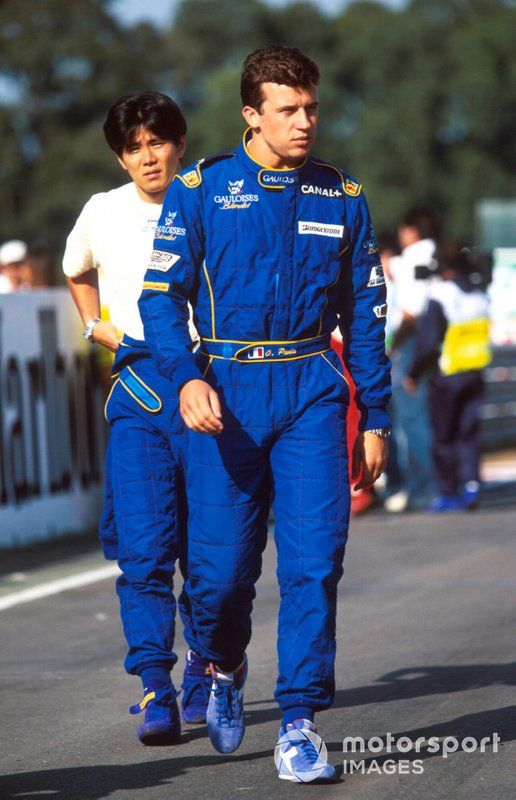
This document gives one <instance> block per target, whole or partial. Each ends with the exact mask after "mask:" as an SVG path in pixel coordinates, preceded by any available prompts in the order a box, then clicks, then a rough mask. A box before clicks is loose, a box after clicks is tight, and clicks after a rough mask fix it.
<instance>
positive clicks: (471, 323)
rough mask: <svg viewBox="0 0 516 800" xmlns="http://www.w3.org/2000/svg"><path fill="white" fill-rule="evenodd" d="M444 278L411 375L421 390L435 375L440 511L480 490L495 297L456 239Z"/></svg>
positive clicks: (443, 263)
mask: <svg viewBox="0 0 516 800" xmlns="http://www.w3.org/2000/svg"><path fill="white" fill-rule="evenodd" d="M437 260H438V264H439V274H440V276H441V280H436V281H434V282H433V285H432V287H431V290H430V295H429V300H428V305H427V309H426V312H425V314H424V315H423V317H422V321H421V322H422V324H421V325H420V327H419V331H418V335H417V339H416V348H415V356H414V358H413V361H412V364H411V366H410V369H409V372H408V376H407V378H406V379H405V388H406V389H407V391H408V392H409V393H413V392H414V391H415V390H416V388H417V384H418V382H419V381H420V380H421V378H422V376H423V375H425V374H428V373H430V381H429V394H428V399H429V412H430V419H431V423H432V430H433V437H434V444H433V458H434V466H435V471H436V475H437V484H438V490H439V494H438V495H437V497H436V498H435V499H434V500H433V501H432V503H431V504H430V506H429V510H430V511H433V512H441V511H456V510H468V509H472V508H476V506H477V504H478V501H479V496H480V443H479V413H480V404H481V402H482V395H483V389H484V382H483V377H482V370H483V368H484V367H485V366H487V364H489V361H490V360H491V354H490V349H489V322H488V300H487V295H486V293H485V292H484V291H483V290H482V289H481V288H480V287H479V283H478V280H477V281H473V280H471V277H472V275H473V276H476V277H478V273H475V271H474V268H475V267H474V264H473V263H472V260H471V257H470V254H469V252H468V251H467V250H460V249H459V247H458V246H457V245H456V244H452V245H448V246H446V247H444V248H442V249H441V250H439V251H438V254H437Z"/></svg>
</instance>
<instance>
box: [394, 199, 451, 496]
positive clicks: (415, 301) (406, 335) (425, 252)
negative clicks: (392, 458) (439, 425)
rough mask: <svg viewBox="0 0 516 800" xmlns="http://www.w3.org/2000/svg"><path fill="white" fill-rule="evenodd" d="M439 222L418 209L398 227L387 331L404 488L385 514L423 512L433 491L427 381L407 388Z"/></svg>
mask: <svg viewBox="0 0 516 800" xmlns="http://www.w3.org/2000/svg"><path fill="white" fill-rule="evenodd" d="M437 237H438V221H437V215H436V213H435V211H434V210H433V209H431V208H426V207H420V208H414V209H412V210H411V211H409V212H408V214H406V216H405V217H404V218H403V220H402V222H401V223H400V225H399V226H398V239H399V244H400V247H401V255H400V256H393V257H391V258H390V260H389V274H390V276H391V288H390V292H389V294H390V305H389V308H388V312H387V328H388V330H389V332H390V340H391V359H392V401H391V405H392V414H393V418H394V420H395V427H394V428H393V438H395V440H396V444H395V448H396V451H397V454H398V463H399V468H400V473H401V475H400V478H401V486H400V489H399V491H396V492H395V493H394V494H392V495H391V496H390V497H388V498H387V500H386V502H385V508H386V509H387V511H391V512H400V511H405V509H406V508H412V509H419V508H424V507H425V506H426V505H427V504H428V502H429V500H430V498H431V497H432V495H433V492H434V477H433V468H432V458H431V435H430V422H429V419H428V411H427V381H426V379H422V380H421V381H420V382H419V384H418V386H417V387H416V390H415V391H414V392H413V393H412V394H409V393H408V392H407V391H406V389H405V386H404V381H405V378H406V376H407V373H408V370H409V367H410V365H411V364H412V361H413V358H414V349H415V342H416V333H417V328H418V324H419V320H420V318H421V315H422V313H423V311H424V309H425V305H426V301H427V297H428V290H429V287H430V284H431V280H428V279H427V280H421V279H420V278H419V277H418V270H417V269H416V268H417V267H421V266H427V267H430V266H431V265H432V264H433V256H434V252H435V247H436V239H437Z"/></svg>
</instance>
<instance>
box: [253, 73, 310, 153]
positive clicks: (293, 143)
mask: <svg viewBox="0 0 516 800" xmlns="http://www.w3.org/2000/svg"><path fill="white" fill-rule="evenodd" d="M261 90H262V95H263V97H264V100H263V103H262V107H261V110H260V111H257V110H256V109H252V108H251V107H250V106H246V108H244V109H243V113H244V117H245V119H246V121H247V123H248V124H249V125H250V126H251V128H252V129H253V137H254V136H255V135H256V136H257V137H258V138H259V139H260V140H261V148H260V149H261V151H262V152H265V153H266V152H267V151H269V153H270V161H269V162H268V165H270V166H277V167H281V166H288V167H293V166H296V165H298V164H300V163H301V162H302V161H303V160H304V159H305V158H306V156H307V155H308V153H309V152H310V150H311V148H312V147H313V144H314V142H315V131H316V127H317V109H318V105H319V101H318V97H317V87H316V86H310V87H309V88H306V89H303V88H301V87H292V86H285V85H283V84H279V83H262V85H261Z"/></svg>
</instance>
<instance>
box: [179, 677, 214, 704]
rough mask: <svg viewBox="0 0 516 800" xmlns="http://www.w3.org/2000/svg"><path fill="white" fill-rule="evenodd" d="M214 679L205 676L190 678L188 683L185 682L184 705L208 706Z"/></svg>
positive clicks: (183, 686)
mask: <svg viewBox="0 0 516 800" xmlns="http://www.w3.org/2000/svg"><path fill="white" fill-rule="evenodd" d="M211 683H212V678H211V676H210V677H208V678H207V677H206V676H205V675H202V676H201V675H199V676H196V675H195V676H194V675H192V676H189V678H188V681H184V683H183V685H182V686H181V688H182V690H183V704H184V705H190V704H192V705H207V704H208V700H209V699H210V688H211Z"/></svg>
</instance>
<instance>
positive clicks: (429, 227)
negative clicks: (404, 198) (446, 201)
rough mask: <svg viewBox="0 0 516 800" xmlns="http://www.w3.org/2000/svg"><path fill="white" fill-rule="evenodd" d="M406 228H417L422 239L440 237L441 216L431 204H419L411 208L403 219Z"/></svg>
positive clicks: (402, 222) (402, 223)
mask: <svg viewBox="0 0 516 800" xmlns="http://www.w3.org/2000/svg"><path fill="white" fill-rule="evenodd" d="M401 225H402V226H403V227H406V228H415V229H416V230H417V232H418V234H419V237H420V238H421V239H438V238H439V217H438V215H437V212H436V211H435V210H434V209H433V208H430V207H429V206H418V207H416V208H412V209H410V211H408V213H407V214H405V216H404V217H403V219H402V220H401Z"/></svg>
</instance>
